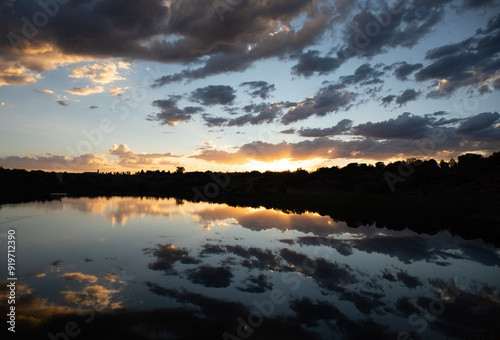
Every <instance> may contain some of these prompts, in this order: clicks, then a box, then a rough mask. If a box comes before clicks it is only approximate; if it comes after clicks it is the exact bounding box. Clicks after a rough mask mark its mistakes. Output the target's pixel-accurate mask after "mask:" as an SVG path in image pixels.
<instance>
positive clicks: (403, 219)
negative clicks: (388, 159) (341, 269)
mask: <svg viewBox="0 0 500 340" xmlns="http://www.w3.org/2000/svg"><path fill="white" fill-rule="evenodd" d="M461 157H462V156H461ZM461 157H459V161H458V163H456V164H453V163H452V164H451V165H450V164H449V163H446V162H445V163H443V162H441V164H439V165H438V163H437V162H436V161H434V160H430V161H425V162H421V161H418V160H408V162H396V163H393V164H389V165H387V166H386V165H383V166H382V164H377V166H375V167H374V166H367V165H363V164H357V163H353V164H349V165H348V166H346V167H344V168H342V169H339V168H322V169H318V170H317V171H315V172H312V173H308V172H306V171H304V170H297V171H295V172H265V173H260V172H257V171H254V172H247V173H212V172H210V171H207V172H187V173H185V172H184V171H178V172H175V173H169V172H160V171H146V172H138V173H136V174H123V173H120V174H118V173H113V174H104V173H99V174H97V173H84V174H74V173H51V172H42V171H26V170H8V169H3V168H0V184H1V186H2V189H1V191H0V204H7V203H20V202H29V201H44V200H49V199H50V197H49V194H50V193H54V192H57V193H67V196H68V197H98V196H151V197H172V198H177V199H183V200H188V201H209V202H214V203H226V204H229V205H233V206H251V207H259V206H263V207H265V208H274V209H280V210H282V211H285V212H296V213H302V212H305V211H309V212H317V213H319V214H321V215H328V216H330V217H331V218H333V219H334V220H338V221H345V222H347V224H348V225H349V226H351V227H353V228H355V227H358V226H361V225H372V224H374V225H376V226H377V227H387V228H389V229H396V230H401V229H404V228H408V229H411V230H414V231H416V232H418V233H427V234H434V233H436V232H439V231H441V230H449V231H450V232H451V233H452V234H458V235H460V236H461V237H463V238H465V239H475V238H482V239H483V240H485V241H486V242H489V243H493V244H495V245H497V246H498V245H500V209H499V207H500V153H495V154H493V155H492V156H490V157H488V158H482V157H480V156H479V155H469V156H466V157H462V158H461ZM401 169H403V170H404V171H402V170H401Z"/></svg>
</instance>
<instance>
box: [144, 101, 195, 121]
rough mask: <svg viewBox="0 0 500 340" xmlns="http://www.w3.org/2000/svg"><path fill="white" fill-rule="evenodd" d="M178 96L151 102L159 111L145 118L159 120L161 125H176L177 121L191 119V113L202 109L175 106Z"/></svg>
mask: <svg viewBox="0 0 500 340" xmlns="http://www.w3.org/2000/svg"><path fill="white" fill-rule="evenodd" d="M177 101H178V98H176V97H171V98H170V99H160V100H155V101H154V102H153V103H152V104H153V106H156V107H158V108H159V109H160V110H161V111H160V112H159V113H153V114H150V115H148V117H147V118H146V120H149V121H151V122H160V123H161V125H176V124H177V123H181V122H186V121H189V120H191V117H192V115H193V114H196V113H199V112H202V111H203V108H201V107H192V106H188V107H185V108H183V109H181V108H179V107H178V106H177Z"/></svg>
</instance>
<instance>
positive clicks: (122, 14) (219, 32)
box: [0, 0, 332, 86]
mask: <svg viewBox="0 0 500 340" xmlns="http://www.w3.org/2000/svg"><path fill="white" fill-rule="evenodd" d="M38 3H40V2H36V1H25V0H20V1H12V2H11V1H7V0H2V3H1V4H2V6H1V7H2V10H1V11H0V36H1V37H2V38H1V40H0V48H1V49H2V51H3V53H2V54H1V55H0V67H4V65H1V62H7V63H11V62H12V61H13V60H16V59H17V58H18V57H19V55H20V54H18V52H19V51H21V55H22V53H23V50H25V49H26V47H27V43H29V44H30V46H29V47H30V48H38V49H41V48H46V47H51V48H53V49H52V51H53V52H54V58H59V57H60V56H61V54H58V53H59V52H61V53H62V54H63V55H64V56H81V57H94V58H110V57H117V58H129V59H140V60H152V61H158V62H183V63H185V64H190V63H193V62H194V63H199V62H204V63H205V65H204V66H202V67H200V68H198V69H186V70H184V71H182V72H180V73H177V74H173V75H168V76H165V77H163V78H160V79H158V81H157V82H156V83H155V84H156V86H161V85H162V84H166V83H169V82H172V81H180V80H183V79H187V80H189V79H199V78H203V77H206V76H208V75H212V74H219V73H227V72H231V71H241V70H244V69H246V68H248V67H249V66H251V65H252V64H253V63H254V62H255V61H258V60H261V59H267V58H272V57H280V58H283V57H286V56H288V55H289V54H290V53H293V52H298V51H301V50H302V49H303V48H304V47H306V46H310V45H313V44H315V43H316V42H318V40H319V39H320V38H321V36H322V35H323V33H324V32H325V31H326V30H327V29H328V28H329V27H330V25H331V24H330V17H331V11H332V9H331V8H330V7H328V6H326V5H323V4H321V3H319V4H318V3H317V2H315V1H312V0H289V1H285V0H278V1H275V0H272V1H271V0H265V1H258V2H253V1H244V2H242V3H240V4H238V6H237V7H238V10H234V11H231V12H230V13H226V14H225V15H224V18H223V20H221V18H220V17H219V14H220V13H218V11H217V2H214V1H205V0H172V1H169V2H167V3H166V2H165V1H163V0H144V1H142V0H130V1H127V2H126V3H124V2H123V1H120V0H102V1H80V2H71V3H67V4H64V5H57V8H55V9H54V7H52V8H51V9H49V10H48V11H49V15H50V18H48V20H47V22H45V23H44V24H43V25H39V26H41V27H38V28H37V27H35V26H33V25H32V27H33V29H32V31H34V32H33V33H29V34H28V36H25V35H26V34H23V31H24V32H26V28H24V30H23V25H25V22H24V21H23V20H21V18H23V17H24V18H27V20H30V19H31V18H33V15H34V14H36V13H42V14H43V15H45V16H46V17H48V15H47V14H45V13H44V10H43V9H42V7H41V6H40V5H39V4H38ZM320 6H322V7H320ZM302 15H305V16H306V18H307V19H306V22H305V23H304V24H303V25H302V26H301V27H291V26H290V25H289V24H290V22H291V21H292V20H294V19H296V18H298V17H300V16H302ZM38 20H40V19H38ZM283 26H284V27H283ZM280 28H283V29H281V30H280ZM250 46H251V48H249V47H250ZM207 57H208V59H206V58H207ZM25 59H26V58H25ZM35 59H36V58H35ZM35 59H33V58H31V60H28V59H26V60H23V63H24V64H25V65H24V66H26V67H28V68H29V69H30V70H33V71H36V72H43V71H45V70H47V69H49V68H50V67H52V66H51V65H54V63H52V64H51V65H48V64H44V60H35ZM45 59H46V58H45ZM8 66H10V65H6V66H5V67H4V69H6V70H7V69H8ZM9 77H10V76H9ZM10 78H12V77H10ZM10 78H9V79H7V81H8V83H17V84H19V83H26V82H30V81H31V82H32V81H33V80H34V79H33V78H32V77H29V76H28V75H18V76H17V78H19V79H10Z"/></svg>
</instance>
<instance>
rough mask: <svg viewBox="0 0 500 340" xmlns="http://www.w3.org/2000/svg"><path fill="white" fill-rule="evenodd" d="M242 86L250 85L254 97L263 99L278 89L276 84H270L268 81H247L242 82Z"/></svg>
mask: <svg viewBox="0 0 500 340" xmlns="http://www.w3.org/2000/svg"><path fill="white" fill-rule="evenodd" d="M240 86H248V87H249V88H250V92H249V93H250V95H251V96H252V97H260V98H262V99H267V98H269V97H270V96H271V92H272V91H274V90H275V89H276V88H275V86H274V84H269V83H268V82H266V81H246V82H244V83H241V84H240Z"/></svg>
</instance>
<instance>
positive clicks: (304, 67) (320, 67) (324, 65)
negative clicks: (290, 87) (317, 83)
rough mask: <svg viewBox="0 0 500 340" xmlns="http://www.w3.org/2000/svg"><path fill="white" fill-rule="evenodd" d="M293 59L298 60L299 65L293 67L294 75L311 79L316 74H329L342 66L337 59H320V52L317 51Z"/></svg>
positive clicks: (294, 56)
mask: <svg viewBox="0 0 500 340" xmlns="http://www.w3.org/2000/svg"><path fill="white" fill-rule="evenodd" d="M291 58H292V59H298V63H297V64H296V65H295V66H293V67H292V73H293V74H296V75H298V76H304V77H310V76H312V75H313V74H314V73H317V74H318V75H324V74H328V73H330V72H332V71H334V70H336V69H338V68H339V67H340V66H341V65H342V63H341V62H340V60H339V59H337V58H331V57H320V56H319V51H316V50H309V51H307V52H306V53H300V54H297V55H293V56H291Z"/></svg>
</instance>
